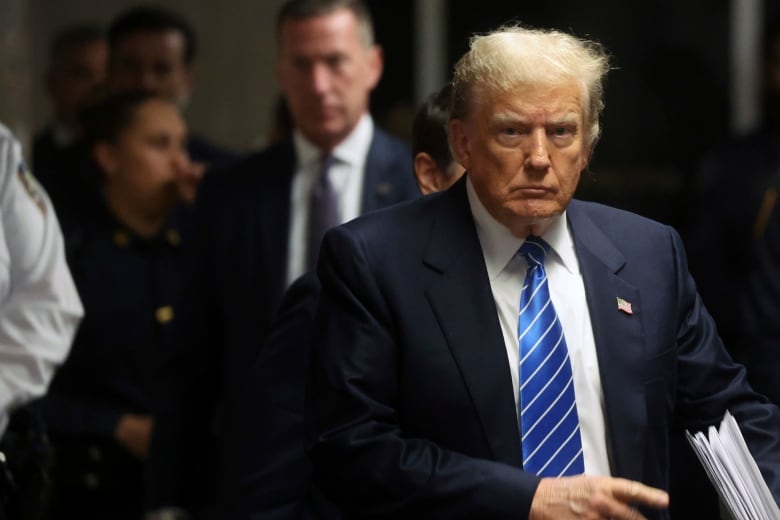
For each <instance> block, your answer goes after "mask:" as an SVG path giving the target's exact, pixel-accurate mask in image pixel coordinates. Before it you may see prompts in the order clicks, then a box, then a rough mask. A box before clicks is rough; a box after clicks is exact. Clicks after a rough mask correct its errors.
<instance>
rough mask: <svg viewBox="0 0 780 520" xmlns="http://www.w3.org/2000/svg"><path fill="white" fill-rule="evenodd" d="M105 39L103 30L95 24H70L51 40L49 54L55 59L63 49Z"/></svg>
mask: <svg viewBox="0 0 780 520" xmlns="http://www.w3.org/2000/svg"><path fill="white" fill-rule="evenodd" d="M104 39H105V35H104V34H103V31H102V30H101V29H100V27H98V26H97V25H94V24H78V25H72V26H68V27H66V28H65V29H63V30H62V31H60V32H58V33H57V34H56V35H55V36H54V38H53V39H52V41H51V47H50V48H49V56H50V58H51V59H52V60H53V59H54V58H56V57H57V55H58V54H60V53H61V52H63V51H66V50H68V49H71V48H73V47H79V46H81V45H85V44H87V43H92V42H100V41H103V40H104Z"/></svg>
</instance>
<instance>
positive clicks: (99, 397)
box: [42, 91, 195, 519]
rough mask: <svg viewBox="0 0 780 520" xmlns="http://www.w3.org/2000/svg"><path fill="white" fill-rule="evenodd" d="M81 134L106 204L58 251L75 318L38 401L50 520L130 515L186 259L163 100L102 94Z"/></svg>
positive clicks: (178, 165)
mask: <svg viewBox="0 0 780 520" xmlns="http://www.w3.org/2000/svg"><path fill="white" fill-rule="evenodd" d="M84 128H85V135H86V138H87V140H88V143H89V148H90V150H91V153H92V157H93V159H94V162H95V165H96V166H97V167H98V168H99V170H100V173H101V174H102V175H103V200H104V203H105V204H104V216H103V217H101V218H98V219H95V220H94V221H92V222H85V223H84V225H83V226H82V229H83V230H84V231H83V234H82V235H81V236H80V237H79V240H78V242H76V243H73V244H70V245H69V262H70V265H71V268H72V271H73V275H74V278H75V280H76V285H77V286H78V289H79V292H80V294H81V297H82V299H83V301H84V306H85V309H86V319H85V320H84V322H83V324H82V326H81V328H80V329H79V332H78V334H77V336H76V339H75V341H74V345H73V351H72V353H71V356H70V357H69V359H68V361H67V362H66V364H65V365H64V366H63V368H62V370H61V371H60V372H59V373H58V375H57V377H56V378H55V380H54V382H53V384H52V390H51V392H50V393H49V395H48V396H47V397H46V398H45V399H44V402H43V403H42V407H43V410H44V415H45V418H46V420H47V423H48V425H49V430H50V435H51V438H52V442H53V443H54V446H55V448H56V466H55V494H54V497H53V500H52V518H53V519H59V518H63V519H65V518H68V519H70V518H80V519H89V518H96V519H97V518H112V519H122V518H128V519H130V518H133V519H138V518H141V516H142V511H143V501H144V498H143V489H144V484H143V482H144V461H145V459H146V455H147V450H148V443H149V436H150V433H151V428H152V406H153V403H154V401H155V399H154V374H155V370H154V368H155V362H156V359H157V357H158V356H159V355H160V354H161V353H162V352H164V351H165V349H166V348H168V344H169V342H170V325H171V323H172V321H173V320H175V319H176V312H175V308H174V306H173V304H174V300H175V299H176V296H177V294H178V292H179V290H180V287H181V284H182V283H183V280H184V279H185V276H186V272H187V264H188V261H189V260H188V259H189V256H190V255H189V253H188V249H187V245H188V244H189V242H190V240H189V239H190V234H189V231H188V229H189V226H188V225H187V221H186V220H184V217H185V216H186V213H185V212H184V211H178V210H177V211H173V210H174V208H176V207H177V204H178V202H179V200H180V197H179V193H180V189H181V187H182V186H183V185H185V184H191V183H192V182H195V179H193V178H192V174H193V171H192V170H193V169H192V163H191V162H190V160H189V157H188V155H187V152H186V138H187V133H186V127H185V124H184V122H183V119H182V117H181V115H180V113H179V110H178V108H177V107H176V106H175V105H174V104H173V103H171V102H170V101H169V100H167V99H164V98H161V97H159V96H158V95H156V94H152V93H148V92H144V91H127V92H121V93H114V94H109V95H108V96H107V97H105V98H104V99H102V100H100V101H97V102H96V103H95V104H94V105H93V106H91V107H90V108H89V109H88V110H87V111H86V113H85V117H84ZM174 215H175V217H176V218H178V219H180V220H178V221H174V219H173V216H174Z"/></svg>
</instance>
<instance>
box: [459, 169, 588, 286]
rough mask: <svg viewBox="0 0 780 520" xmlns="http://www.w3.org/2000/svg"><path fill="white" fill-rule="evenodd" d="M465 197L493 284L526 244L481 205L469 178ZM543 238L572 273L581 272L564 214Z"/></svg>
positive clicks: (555, 221)
mask: <svg viewBox="0 0 780 520" xmlns="http://www.w3.org/2000/svg"><path fill="white" fill-rule="evenodd" d="M466 193H467V195H468V201H469V206H470V207H471V214H472V216H473V217H474V222H475V224H476V227H477V235H478V236H479V243H480V245H481V246H482V254H483V255H484V257H485V266H486V267H487V272H488V276H489V278H490V280H494V279H495V278H496V277H497V276H498V275H500V274H501V272H502V271H503V270H504V269H505V268H506V267H507V265H508V264H509V262H510V261H511V260H512V259H513V258H514V257H515V254H516V253H517V250H518V249H519V248H520V246H521V245H523V242H524V241H525V240H523V239H522V238H518V237H516V236H514V235H513V234H512V232H511V231H510V230H509V228H508V227H506V226H505V225H503V224H502V223H500V222H499V221H497V220H496V219H494V218H493V216H492V215H491V214H490V213H489V212H488V210H487V209H486V208H485V206H484V205H483V204H482V201H480V200H479V197H478V196H477V193H476V192H475V191H474V187H473V186H472V184H471V179H469V178H468V174H467V177H466ZM542 238H543V239H544V241H545V242H547V243H548V244H550V249H551V253H554V255H555V256H556V257H557V258H558V259H559V260H560V261H561V263H562V264H563V266H564V267H565V268H566V269H567V270H568V271H569V272H571V273H578V272H579V267H578V266H579V263H578V262H577V256H576V253H575V251H574V241H573V240H572V238H571V233H570V232H569V229H568V225H567V222H566V212H565V211H564V212H563V214H561V215H560V216H558V217H556V218H555V219H554V220H553V222H552V224H551V225H550V227H549V228H548V229H547V231H545V233H544V234H543V235H542Z"/></svg>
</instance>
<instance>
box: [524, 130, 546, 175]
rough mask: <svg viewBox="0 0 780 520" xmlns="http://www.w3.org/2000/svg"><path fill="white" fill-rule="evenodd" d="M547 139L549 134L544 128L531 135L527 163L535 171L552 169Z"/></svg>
mask: <svg viewBox="0 0 780 520" xmlns="http://www.w3.org/2000/svg"><path fill="white" fill-rule="evenodd" d="M549 145H550V143H549V142H548V139H547V132H546V130H545V129H544V128H539V129H536V130H534V131H533V132H532V133H531V136H530V139H529V144H528V151H527V153H528V158H527V163H528V165H529V166H531V167H532V168H534V169H537V170H546V169H547V168H549V167H550V154H549Z"/></svg>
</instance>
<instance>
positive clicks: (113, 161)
mask: <svg viewBox="0 0 780 520" xmlns="http://www.w3.org/2000/svg"><path fill="white" fill-rule="evenodd" d="M92 158H93V159H95V162H96V163H97V165H98V166H99V167H100V169H101V171H102V172H103V175H105V176H106V177H107V178H108V177H113V176H114V174H116V171H117V169H118V167H119V160H118V158H117V153H116V147H115V146H114V145H113V144H111V143H107V142H105V141H101V142H99V143H97V144H96V145H95V146H94V147H93V148H92Z"/></svg>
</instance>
